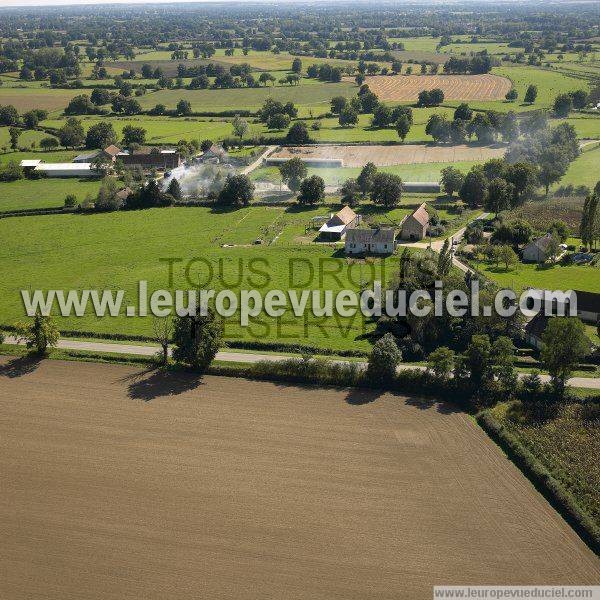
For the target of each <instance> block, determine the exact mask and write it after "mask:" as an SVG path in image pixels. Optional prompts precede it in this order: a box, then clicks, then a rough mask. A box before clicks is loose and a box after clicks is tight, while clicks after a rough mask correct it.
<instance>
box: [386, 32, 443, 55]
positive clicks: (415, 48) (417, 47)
mask: <svg viewBox="0 0 600 600" xmlns="http://www.w3.org/2000/svg"><path fill="white" fill-rule="evenodd" d="M440 39H441V38H439V37H431V36H421V37H409V38H392V37H391V38H388V41H389V42H390V44H392V43H394V42H398V43H401V44H404V51H406V52H431V53H435V49H436V47H437V45H438V44H439V43H440Z"/></svg>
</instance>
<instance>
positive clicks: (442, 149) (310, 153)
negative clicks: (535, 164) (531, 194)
mask: <svg viewBox="0 0 600 600" xmlns="http://www.w3.org/2000/svg"><path fill="white" fill-rule="evenodd" d="M505 153H506V148H503V147H501V146H496V147H490V146H475V145H472V146H469V145H467V144H459V145H457V146H428V145H425V144H403V145H401V146H400V145H398V146H377V145H372V146H367V145H356V146H336V145H335V144H327V145H321V146H287V147H283V148H280V149H279V150H277V152H274V153H273V154H271V158H286V159H290V158H294V157H300V158H312V159H322V158H341V159H342V160H343V161H344V165H343V166H344V167H363V166H364V165H365V164H366V163H368V162H369V161H370V162H372V163H374V164H375V165H376V166H377V167H385V166H390V165H412V164H416V163H443V162H460V161H471V160H472V161H481V162H484V161H486V160H489V159H490V158H502V157H503V156H504V154H505Z"/></svg>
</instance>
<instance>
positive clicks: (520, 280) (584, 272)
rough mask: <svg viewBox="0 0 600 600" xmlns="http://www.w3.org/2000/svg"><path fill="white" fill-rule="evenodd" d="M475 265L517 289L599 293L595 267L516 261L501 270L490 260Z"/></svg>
mask: <svg viewBox="0 0 600 600" xmlns="http://www.w3.org/2000/svg"><path fill="white" fill-rule="evenodd" d="M478 268H479V269H480V270H481V272H482V273H483V274H484V275H485V276H486V277H489V278H490V279H493V280H494V281H497V282H498V283H499V284H500V285H502V286H504V287H510V288H513V289H515V290H517V291H520V290H524V289H525V288H527V287H533V288H543V289H549V290H581V291H584V292H596V293H600V269H599V268H598V267H591V266H581V265H572V266H565V267H563V266H561V265H554V266H544V265H542V266H538V265H536V264H522V263H520V264H519V265H517V266H516V267H515V268H514V269H512V270H509V271H505V270H504V267H503V266H500V267H495V266H494V265H491V264H487V263H479V264H478Z"/></svg>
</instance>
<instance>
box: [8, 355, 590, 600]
mask: <svg viewBox="0 0 600 600" xmlns="http://www.w3.org/2000/svg"><path fill="white" fill-rule="evenodd" d="M15 398H19V399H20V401H19V402H15V401H14V399H15ZM99 398H101V399H102V401H101V402H99V401H98V399H99ZM0 406H1V410H2V414H3V417H4V418H3V419H2V424H0V450H1V451H0V456H1V458H0V461H1V468H2V473H3V500H2V503H1V504H0V527H1V528H2V531H3V534H4V536H3V537H4V540H5V543H3V544H2V548H1V549H0V564H1V567H0V568H1V570H2V573H4V575H3V577H2V578H0V596H1V597H3V598H11V600H20V599H25V598H26V599H27V600H32V599H37V598H46V597H48V594H49V591H51V595H52V597H60V598H61V599H63V600H71V599H79V598H81V597H82V590H85V592H84V593H83V595H84V596H85V598H87V599H89V600H92V599H93V598H99V599H100V598H102V599H103V600H104V599H108V598H119V599H120V600H121V599H122V600H127V599H134V598H135V599H138V598H145V599H148V600H152V599H159V598H160V599H161V600H162V599H163V598H166V597H169V598H178V599H180V600H185V599H187V598H194V599H196V598H199V597H203V598H214V599H217V598H232V597H237V598H241V597H243V598H245V599H251V598H266V597H283V596H285V597H286V598H298V599H299V598H310V599H311V600H312V599H317V598H323V599H328V600H331V599H334V598H340V599H341V598H344V599H346V600H347V599H349V598H357V599H358V598H360V599H363V598H367V597H369V598H410V599H411V600H421V599H429V598H431V595H432V585H434V584H447V585H452V584H454V585H458V584H468V583H480V582H482V581H485V582H488V581H493V582H494V583H496V584H536V583H540V582H544V583H545V584H557V585H558V584H572V585H575V584H577V585H584V584H594V583H596V582H597V581H598V579H599V578H600V568H599V566H598V561H597V559H596V558H595V557H594V555H593V554H592V552H591V551H590V550H589V549H588V548H587V547H586V546H585V545H584V544H583V542H582V541H581V540H580V539H579V538H578V537H577V536H576V534H575V533H574V532H573V531H572V530H571V529H570V528H569V526H568V525H567V524H566V523H565V522H564V521H563V520H562V519H561V518H560V517H559V515H558V514H557V513H556V512H555V511H554V510H553V509H552V508H551V507H550V506H549V505H548V504H547V502H546V501H545V500H544V499H543V498H542V497H541V496H540V495H539V494H538V492H537V491H536V490H535V489H534V487H533V486H532V485H531V484H530V483H529V482H528V481H527V480H526V479H525V477H524V476H523V475H522V474H521V473H520V472H519V471H518V470H517V468H516V467H515V466H514V465H513V464H512V463H511V462H510V461H509V460H508V459H507V458H506V457H505V456H504V455H503V454H502V452H501V451H500V450H499V449H498V448H497V447H496V446H495V445H494V444H493V443H492V442H491V441H490V440H489V439H488V438H487V436H486V435H485V434H484V433H483V432H482V431H481V430H480V429H478V427H477V426H476V425H475V424H474V423H473V421H472V420H470V419H469V417H468V416H467V415H465V414H463V413H462V412H459V411H456V410H454V408H453V407H452V406H451V405H449V404H446V403H445V402H443V401H441V402H439V403H436V404H433V405H432V404H429V403H426V402H423V401H421V400H419V399H417V398H405V397H400V396H395V395H392V394H387V393H382V394H381V395H379V396H377V397H375V396H374V395H372V393H366V392H361V391H349V390H333V389H319V390H318V393H316V390H315V389H314V388H300V387H295V386H281V385H274V384H270V383H258V382H249V381H246V380H238V379H232V378H219V377H206V378H204V379H202V380H199V379H197V378H196V377H194V376H192V375H187V376H185V375H184V376H181V375H178V376H176V377H175V376H171V377H169V376H163V375H158V374H156V373H155V374H149V373H140V372H139V371H138V370H137V369H136V368H134V367H124V366H116V365H100V364H92V363H69V362H60V361H44V362H42V363H39V364H37V363H32V362H27V361H26V360H25V359H10V358H3V359H2V362H1V366H0Z"/></svg>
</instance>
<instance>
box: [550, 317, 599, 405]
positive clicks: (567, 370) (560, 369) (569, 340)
mask: <svg viewBox="0 0 600 600" xmlns="http://www.w3.org/2000/svg"><path fill="white" fill-rule="evenodd" d="M589 351H590V341H589V339H588V337H587V336H586V334H585V327H584V326H583V323H582V322H581V321H580V320H579V319H578V318H577V317H555V318H551V319H550V320H549V321H548V325H547V327H546V330H545V331H544V333H543V334H542V352H541V359H542V362H543V363H544V364H545V366H546V368H547V369H548V372H549V373H550V377H552V382H553V384H554V386H555V388H556V390H557V392H558V393H559V394H560V395H562V394H563V393H564V389H565V386H566V384H567V381H568V379H569V377H570V376H571V373H572V372H573V370H574V369H575V368H576V367H577V365H578V364H579V362H581V360H582V359H583V358H585V356H586V355H587V354H588V352H589Z"/></svg>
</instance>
